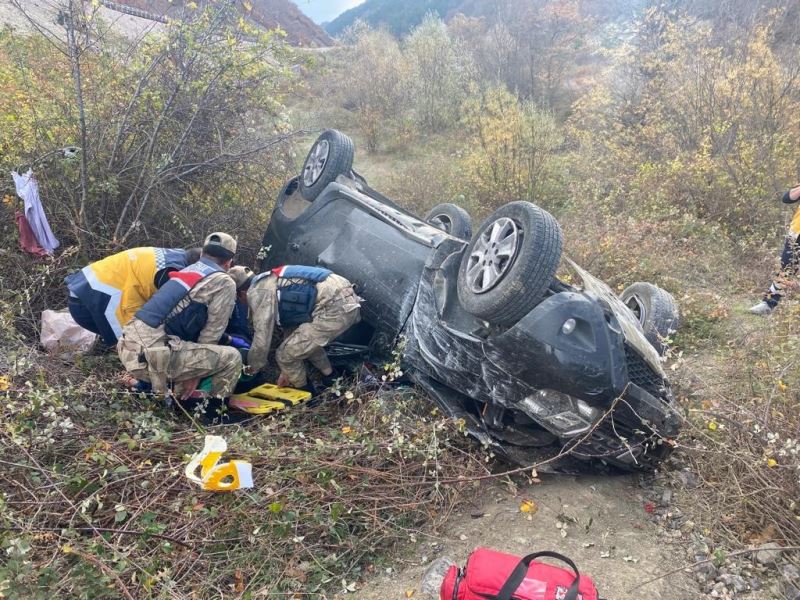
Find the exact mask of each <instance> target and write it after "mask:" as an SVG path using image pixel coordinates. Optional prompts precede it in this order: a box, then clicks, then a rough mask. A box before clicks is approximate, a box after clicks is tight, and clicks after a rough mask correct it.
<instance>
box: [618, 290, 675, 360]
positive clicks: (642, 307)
mask: <svg viewBox="0 0 800 600" xmlns="http://www.w3.org/2000/svg"><path fill="white" fill-rule="evenodd" d="M620 299H621V300H622V301H623V302H624V303H625V305H626V306H627V307H628V308H630V309H631V312H633V314H634V315H635V316H636V318H637V319H638V320H639V324H640V325H641V326H642V329H643V330H644V335H645V337H646V338H647V341H648V342H650V344H652V346H653V347H654V348H655V349H656V350H657V351H658V353H659V354H664V353H665V352H666V351H667V348H668V344H667V341H666V340H667V339H668V338H669V337H670V336H671V335H672V334H674V333H675V332H676V331H677V330H678V325H679V321H680V314H679V312H678V305H677V303H676V302H675V298H673V297H672V294H670V293H669V292H668V291H666V290H663V289H661V288H660V287H658V286H656V285H653V284H652V283H646V282H643V281H638V282H636V283H634V284H632V285H629V286H628V287H627V288H625V290H624V291H623V292H622V294H620Z"/></svg>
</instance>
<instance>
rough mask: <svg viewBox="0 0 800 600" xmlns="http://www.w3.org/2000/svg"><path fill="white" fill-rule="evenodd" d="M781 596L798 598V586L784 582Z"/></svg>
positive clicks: (799, 594)
mask: <svg viewBox="0 0 800 600" xmlns="http://www.w3.org/2000/svg"><path fill="white" fill-rule="evenodd" d="M782 597H783V598H785V599H786V600H800V587H798V586H795V585H792V584H791V583H786V582H784V584H783V596H782Z"/></svg>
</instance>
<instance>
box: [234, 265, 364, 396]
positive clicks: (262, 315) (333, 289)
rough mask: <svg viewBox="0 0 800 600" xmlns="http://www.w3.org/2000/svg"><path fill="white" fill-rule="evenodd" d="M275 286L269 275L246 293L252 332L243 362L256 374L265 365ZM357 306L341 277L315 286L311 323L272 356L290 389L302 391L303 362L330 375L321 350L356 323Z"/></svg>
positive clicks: (292, 334)
mask: <svg viewBox="0 0 800 600" xmlns="http://www.w3.org/2000/svg"><path fill="white" fill-rule="evenodd" d="M277 286H278V279H277V277H275V276H273V275H270V276H269V277H265V278H264V279H261V280H259V281H257V282H256V283H254V284H253V285H252V286H251V287H250V290H249V291H248V292H247V304H248V305H249V307H250V318H251V319H252V321H253V329H254V333H253V344H252V346H251V348H250V351H249V352H248V355H247V359H248V362H249V363H250V367H251V368H252V370H253V371H260V370H261V369H263V368H264V367H265V366H266V364H267V355H268V354H269V348H270V344H271V343H272V332H273V329H274V327H275V321H276V316H275V313H276V308H277V307H276V304H277ZM359 302H360V298H359V297H358V296H356V293H355V292H354V291H353V286H352V284H351V283H350V282H349V281H347V279H345V278H344V277H340V276H339V275H336V274H334V273H332V274H330V275H328V277H327V278H326V279H325V280H324V281H320V282H319V283H317V302H316V304H315V306H314V312H313V313H312V315H311V322H310V323H303V324H302V325H299V326H298V327H296V328H294V329H293V330H292V331H290V332H288V335H287V336H286V339H284V341H283V343H282V344H281V345H280V346H278V349H277V350H276V352H275V359H276V360H277V361H278V366H279V367H280V368H281V373H283V375H285V376H286V378H287V379H289V382H290V383H291V385H292V387H296V388H299V387H303V386H304V385H306V383H307V379H306V367H305V364H304V363H303V361H304V360H305V359H308V360H310V361H311V364H313V365H314V366H315V367H316V368H317V369H319V370H320V371H323V372H325V371H328V372H329V371H330V369H331V363H330V361H329V360H328V355H327V354H325V350H324V347H325V346H327V345H328V344H329V343H330V342H332V341H333V340H334V339H336V338H337V337H338V336H339V335H341V334H342V333H343V332H345V331H346V330H347V329H349V328H350V327H352V326H353V325H355V324H356V323H358V322H359V320H360V319H361V315H360V308H359V307H360V304H359Z"/></svg>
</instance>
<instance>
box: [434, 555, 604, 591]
mask: <svg viewBox="0 0 800 600" xmlns="http://www.w3.org/2000/svg"><path fill="white" fill-rule="evenodd" d="M537 558H554V559H556V560H560V561H561V562H563V563H566V564H567V565H568V566H569V568H570V569H571V571H569V570H567V569H563V568H561V567H556V566H553V565H549V564H547V563H543V562H540V561H538V560H535V559H537ZM439 598H440V600H599V597H598V594H597V588H596V587H595V585H594V582H593V581H592V579H591V578H590V577H588V576H586V575H581V574H580V573H579V572H578V567H576V566H575V563H574V562H572V561H571V560H570V559H569V558H567V557H566V556H563V555H562V554H558V553H557V552H534V553H533V554H529V555H527V556H525V557H522V558H520V557H519V556H514V555H511V554H503V553H502V552H496V551H494V550H490V549H489V548H478V549H476V550H474V551H473V552H472V554H470V555H469V558H468V559H467V565H466V566H465V567H464V568H463V569H460V568H459V567H458V566H457V565H453V566H451V567H450V569H449V570H448V571H447V574H446V575H445V578H444V581H443V582H442V587H441V590H440V593H439Z"/></svg>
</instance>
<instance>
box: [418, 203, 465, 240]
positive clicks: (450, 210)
mask: <svg viewBox="0 0 800 600" xmlns="http://www.w3.org/2000/svg"><path fill="white" fill-rule="evenodd" d="M425 222H426V223H429V224H430V225H433V226H434V227H436V228H437V229H441V230H442V231H444V232H445V233H449V234H450V235H452V236H453V237H457V238H459V239H461V240H467V241H469V240H470V239H472V218H471V217H470V216H469V213H468V212H467V211H465V210H464V209H463V208H461V207H460V206H456V205H455V204H450V203H449V202H445V203H444V204H437V205H436V206H434V207H433V208H432V209H431V210H430V211H429V212H428V214H427V215H425Z"/></svg>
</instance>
